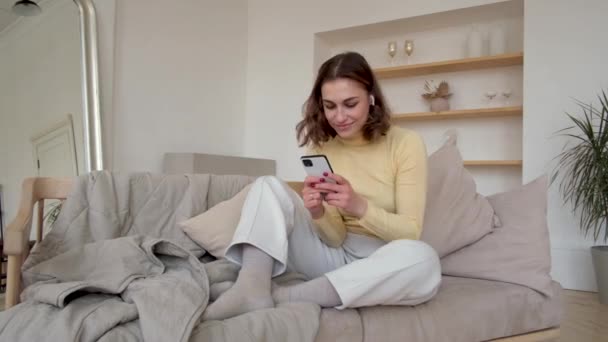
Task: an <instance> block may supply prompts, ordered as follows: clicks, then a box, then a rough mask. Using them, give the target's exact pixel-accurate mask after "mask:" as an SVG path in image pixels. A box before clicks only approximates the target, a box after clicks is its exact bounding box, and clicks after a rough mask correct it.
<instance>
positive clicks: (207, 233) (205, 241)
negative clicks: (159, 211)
mask: <svg viewBox="0 0 608 342" xmlns="http://www.w3.org/2000/svg"><path fill="white" fill-rule="evenodd" d="M250 188H251V185H247V186H245V187H244V188H242V189H241V190H240V191H239V192H238V193H237V194H236V195H234V196H233V197H232V198H229V199H227V200H225V201H222V202H220V203H218V204H216V205H214V206H213V207H211V208H210V209H208V210H207V211H205V212H204V213H202V214H200V215H197V216H194V217H192V218H190V219H188V220H186V221H183V222H180V223H179V227H180V228H181V229H183V231H184V232H185V233H186V235H188V236H189V237H190V238H191V239H192V240H194V242H196V243H197V244H198V245H199V246H201V247H203V248H204V249H205V250H206V251H207V252H208V253H209V254H211V255H213V256H214V257H216V258H223V257H224V253H225V251H226V247H228V245H229V244H230V241H232V236H233V235H234V231H235V230H236V226H237V225H238V223H239V220H240V219H241V209H242V208H243V203H244V202H245V198H246V197H247V194H248V193H249V189H250Z"/></svg>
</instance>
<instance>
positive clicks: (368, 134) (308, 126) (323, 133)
mask: <svg viewBox="0 0 608 342" xmlns="http://www.w3.org/2000/svg"><path fill="white" fill-rule="evenodd" d="M339 78H348V79H351V80H354V81H357V82H359V83H360V84H362V85H363V86H364V87H365V89H366V90H367V91H368V92H369V94H370V95H373V96H374V98H375V105H373V106H372V105H371V104H370V107H369V116H368V118H367V122H366V123H365V125H363V128H362V129H363V137H364V138H365V139H366V140H367V141H374V140H375V139H377V138H378V137H380V136H382V135H385V134H386V132H387V131H388V129H389V127H390V110H389V108H388V105H387V103H386V100H385V98H384V95H382V90H380V85H379V84H378V81H377V80H376V77H375V76H374V73H373V71H372V69H371V68H370V66H369V64H368V63H367V61H366V60H365V58H364V57H363V56H361V55H360V54H358V53H356V52H344V53H341V54H339V55H335V56H333V57H332V58H330V59H328V60H327V61H325V63H323V65H321V67H320V68H319V72H318V74H317V79H316V80H315V83H314V86H313V88H312V91H311V92H310V96H309V97H308V99H307V100H306V102H305V103H304V106H303V110H302V111H303V116H304V119H302V121H300V122H299V123H298V124H297V126H296V132H297V138H298V143H299V146H300V147H302V146H306V145H309V144H310V143H312V144H313V145H314V146H316V147H320V146H321V144H322V143H324V142H326V141H328V140H329V139H331V138H333V137H335V136H336V135H337V133H336V131H335V130H334V129H333V128H332V127H331V126H330V125H329V122H327V118H325V112H324V109H323V99H322V95H321V87H322V86H323V84H325V82H328V81H333V80H335V79H339Z"/></svg>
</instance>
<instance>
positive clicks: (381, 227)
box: [359, 134, 427, 241]
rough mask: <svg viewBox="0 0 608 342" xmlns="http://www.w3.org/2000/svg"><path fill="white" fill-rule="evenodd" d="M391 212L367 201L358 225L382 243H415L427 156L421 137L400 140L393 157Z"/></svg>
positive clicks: (420, 220) (422, 205)
mask: <svg viewBox="0 0 608 342" xmlns="http://www.w3.org/2000/svg"><path fill="white" fill-rule="evenodd" d="M393 165H394V167H395V168H396V172H395V211H396V212H395V213H390V212H387V211H386V210H384V209H383V208H380V207H378V206H375V205H374V204H373V203H372V202H371V201H368V206H367V212H366V213H365V215H363V217H361V219H359V224H360V225H361V226H362V227H363V228H365V229H367V230H369V232H370V233H372V234H373V235H375V236H378V237H379V238H380V239H382V240H384V241H393V240H398V239H411V240H418V239H419V238H420V234H421V233H422V223H423V219H424V209H425V205H426V190H427V156H426V148H425V146H424V142H423V141H422V138H421V137H420V136H419V135H417V134H412V135H411V136H410V137H409V138H408V139H404V141H401V142H400V144H399V145H398V146H396V148H395V153H394V155H393Z"/></svg>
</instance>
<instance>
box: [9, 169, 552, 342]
mask: <svg viewBox="0 0 608 342" xmlns="http://www.w3.org/2000/svg"><path fill="white" fill-rule="evenodd" d="M287 184H288V185H289V186H290V187H291V188H292V189H294V191H296V192H297V193H301V191H302V188H303V186H304V184H303V183H302V182H287ZM72 186H73V180H72V179H62V178H28V179H26V180H25V181H24V182H23V187H22V194H21V203H20V205H19V211H18V213H17V217H16V218H15V219H14V220H13V221H12V222H11V223H10V224H9V225H8V226H7V230H6V239H5V244H4V253H5V254H6V255H8V274H7V286H6V300H5V309H8V308H10V307H12V306H14V305H16V304H17V303H19V295H20V294H21V266H22V265H23V262H24V261H25V259H26V258H27V255H28V252H29V237H30V231H31V227H32V217H33V213H34V208H35V206H36V204H37V206H36V209H37V210H38V220H37V225H36V242H39V241H40V240H42V228H43V216H44V215H43V214H44V213H43V210H44V201H45V200H50V199H58V200H63V199H66V198H67V196H68V194H69V193H70V191H71V189H72ZM559 336H560V332H559V328H553V329H547V330H542V331H536V332H531V333H528V334H523V335H518V336H512V337H505V338H500V339H496V340H494V341H502V342H541V341H555V340H557V339H559Z"/></svg>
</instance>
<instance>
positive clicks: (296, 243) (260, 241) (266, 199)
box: [226, 176, 441, 309]
mask: <svg viewBox="0 0 608 342" xmlns="http://www.w3.org/2000/svg"><path fill="white" fill-rule="evenodd" d="M315 229H316V228H315V226H314V222H313V220H312V218H311V216H310V214H309V212H308V210H307V209H306V208H305V207H304V203H303V202H302V199H301V198H300V196H299V195H298V194H297V193H295V192H294V191H293V190H292V189H291V188H290V187H289V186H288V185H287V184H285V183H284V182H283V181H281V180H280V179H278V178H276V177H272V176H266V177H260V178H258V179H257V180H256V181H255V183H254V184H253V186H252V187H251V189H250V191H249V193H248V195H247V198H246V200H245V203H244V205H243V209H242V212H241V220H240V222H239V225H238V226H237V229H236V231H235V233H234V237H233V239H232V242H231V244H230V245H229V246H228V248H227V250H226V258H227V259H228V260H230V261H232V262H234V263H237V264H239V265H240V264H242V246H243V244H250V245H252V246H255V247H257V248H258V249H260V250H262V251H264V252H266V253H267V254H268V255H270V256H271V257H272V258H273V259H274V260H275V262H274V266H273V272H272V273H273V274H272V275H273V277H274V276H277V275H280V274H282V273H283V272H285V271H286V270H287V269H289V270H292V271H295V272H299V273H302V274H304V275H305V276H307V277H308V278H309V279H313V278H316V277H319V276H321V275H325V276H326V277H327V278H328V279H329V281H330V282H331V284H332V285H333V286H334V288H335V289H336V291H337V293H338V295H339V296H340V299H341V300H342V305H341V306H339V307H337V308H338V309H344V308H357V307H363V306H373V305H416V304H420V303H423V302H425V301H427V300H429V299H431V298H432V297H433V296H434V295H435V293H436V292H437V289H438V287H439V284H440V282H441V266H440V263H439V257H438V256H437V253H436V252H435V251H434V250H433V248H432V247H430V246H429V245H427V244H426V243H424V242H421V241H416V240H395V241H392V242H389V243H386V242H384V241H382V240H379V239H375V238H372V237H368V236H364V235H360V234H352V233H349V234H348V235H347V238H346V240H345V241H344V244H343V245H342V246H341V247H339V248H331V247H329V246H327V245H326V244H325V243H323V242H322V241H321V240H320V239H319V237H318V236H317V234H316V231H315Z"/></svg>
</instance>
